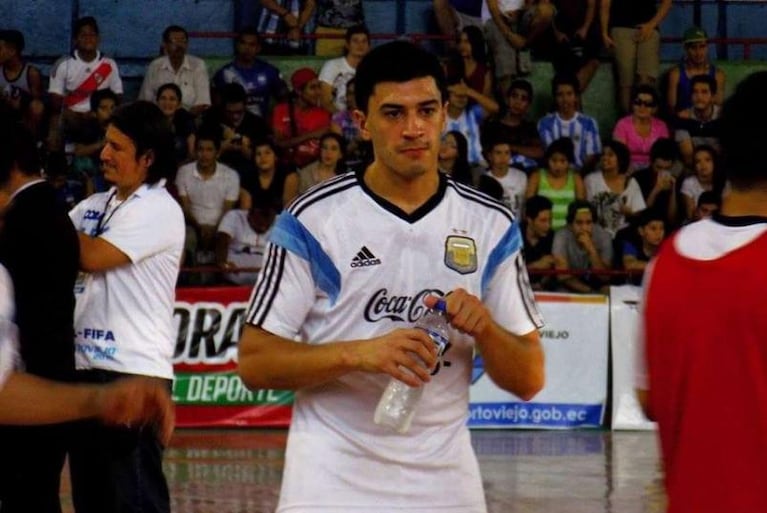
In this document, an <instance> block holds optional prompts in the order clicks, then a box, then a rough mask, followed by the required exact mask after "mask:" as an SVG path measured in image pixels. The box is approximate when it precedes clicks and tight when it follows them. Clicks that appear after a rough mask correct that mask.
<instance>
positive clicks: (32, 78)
mask: <svg viewBox="0 0 767 513" xmlns="http://www.w3.org/2000/svg"><path fill="white" fill-rule="evenodd" d="M27 85H28V86H29V95H30V96H31V97H32V99H33V100H41V99H42V98H43V77H42V74H41V73H40V70H39V69H37V68H36V67H34V66H30V67H29V72H28V73H27Z"/></svg>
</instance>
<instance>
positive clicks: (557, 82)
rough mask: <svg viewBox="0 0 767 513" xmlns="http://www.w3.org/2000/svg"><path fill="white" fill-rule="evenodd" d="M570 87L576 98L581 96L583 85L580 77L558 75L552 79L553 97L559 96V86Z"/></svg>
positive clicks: (566, 74) (565, 74) (570, 74)
mask: <svg viewBox="0 0 767 513" xmlns="http://www.w3.org/2000/svg"><path fill="white" fill-rule="evenodd" d="M563 85H569V86H571V87H572V88H573V90H574V91H575V94H576V96H577V95H580V94H581V84H580V82H578V77H576V76H575V75H573V74H572V73H557V74H556V75H554V78H552V79H551V96H553V97H556V96H557V89H559V86H563Z"/></svg>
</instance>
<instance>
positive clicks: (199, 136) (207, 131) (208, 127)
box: [194, 123, 223, 149]
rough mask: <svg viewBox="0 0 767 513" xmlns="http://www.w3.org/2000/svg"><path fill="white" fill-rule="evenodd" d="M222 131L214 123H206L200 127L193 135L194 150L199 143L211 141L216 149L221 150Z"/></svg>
mask: <svg viewBox="0 0 767 513" xmlns="http://www.w3.org/2000/svg"><path fill="white" fill-rule="evenodd" d="M222 132H223V130H222V129H221V126H220V125H217V124H214V123H207V124H204V125H202V126H201V127H200V128H199V129H198V130H197V132H196V133H195V134H194V137H195V143H194V145H195V149H196V148H197V145H198V144H199V143H200V141H211V142H212V143H213V145H214V146H215V147H216V149H219V148H221V139H222V137H223V134H222Z"/></svg>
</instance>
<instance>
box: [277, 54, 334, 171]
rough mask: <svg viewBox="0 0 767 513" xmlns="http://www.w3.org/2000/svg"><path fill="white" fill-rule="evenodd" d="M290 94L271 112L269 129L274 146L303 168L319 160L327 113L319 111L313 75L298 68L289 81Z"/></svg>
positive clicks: (327, 127)
mask: <svg viewBox="0 0 767 513" xmlns="http://www.w3.org/2000/svg"><path fill="white" fill-rule="evenodd" d="M290 85H291V86H292V87H293V94H291V95H290V97H289V98H288V101H286V102H283V103H280V104H277V105H276V106H275V107H274V111H273V112H272V128H273V130H274V139H275V142H276V143H277V146H279V147H280V148H282V149H284V150H287V152H288V157H289V159H290V160H291V161H292V163H294V164H295V165H297V166H298V167H303V166H305V165H307V164H309V163H310V162H312V161H313V160H316V159H317V158H319V156H320V137H321V136H322V134H324V133H325V132H327V131H328V130H330V111H328V110H326V109H324V108H322V107H321V106H320V102H321V99H322V87H321V85H320V80H319V78H318V76H317V72H316V71H314V70H313V69H311V68H300V69H298V70H296V71H295V72H294V73H293V75H292V76H291V77H290Z"/></svg>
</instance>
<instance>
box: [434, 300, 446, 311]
mask: <svg viewBox="0 0 767 513" xmlns="http://www.w3.org/2000/svg"><path fill="white" fill-rule="evenodd" d="M432 310H437V311H439V312H445V313H447V303H446V302H445V300H444V299H442V298H440V299H439V300H438V301H437V303H436V304H435V305H434V306H433V307H432Z"/></svg>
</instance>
